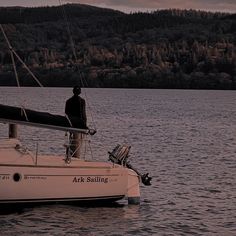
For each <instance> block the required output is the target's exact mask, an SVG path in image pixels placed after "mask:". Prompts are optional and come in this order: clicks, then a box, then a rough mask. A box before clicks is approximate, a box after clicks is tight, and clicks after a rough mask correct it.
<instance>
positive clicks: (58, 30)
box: [0, 4, 236, 89]
mask: <svg viewBox="0 0 236 236" xmlns="http://www.w3.org/2000/svg"><path fill="white" fill-rule="evenodd" d="M65 10H66V13H67V16H68V20H69V22H70V31H71V33H72V37H73V40H74V42H75V47H76V55H77V65H76V66H75V59H74V56H73V52H72V50H71V44H70V37H69V36H68V32H67V25H66V22H65V20H64V19H63V12H62V9H61V8H60V7H45V8H16V7H13V8H0V23H1V24H3V27H4V29H5V31H6V33H7V35H8V37H9V39H10V42H11V44H12V46H13V47H14V49H15V50H16V51H17V52H18V54H19V55H20V56H21V58H22V59H23V60H24V61H25V62H26V63H27V65H28V66H30V67H31V69H32V70H33V71H34V72H35V74H36V75H37V76H38V77H39V79H40V80H41V82H42V83H43V84H44V85H45V86H71V85H73V84H74V83H78V81H79V80H80V76H82V77H85V78H86V80H87V82H88V85H89V86H90V87H135V88H186V89H188V88H193V89H235V88H236V17H235V14H225V13H224V14H223V13H210V12H204V11H194V10H177V9H172V10H160V11H155V12H152V13H133V14H124V13H121V12H119V11H114V10H110V9H103V8H98V7H91V6H87V5H81V4H76V5H75V4H73V5H66V6H65ZM0 47H1V51H0V85H15V84H16V82H15V80H14V75H13V73H12V72H11V71H12V65H11V58H10V54H9V51H8V49H7V44H6V42H5V41H4V40H3V36H2V35H1V34H0ZM17 67H18V71H19V74H20V78H21V83H22V84H23V85H34V83H33V81H32V80H31V79H29V76H28V75H27V74H26V72H25V70H24V69H23V68H22V66H21V65H20V64H19V63H18V65H17ZM78 70H79V72H80V73H78Z"/></svg>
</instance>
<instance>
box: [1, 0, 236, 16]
mask: <svg viewBox="0 0 236 236" xmlns="http://www.w3.org/2000/svg"><path fill="white" fill-rule="evenodd" d="M61 2H62V3H81V4H89V5H94V6H100V7H106V8H112V9H117V10H121V11H124V12H128V13H129V12H131V11H132V12H134V11H152V10H156V9H168V8H178V9H190V8H191V9H199V10H206V11H221V12H231V13H236V0H81V1H80V0H70V1H65V0H61ZM51 5H59V0H0V6H30V7H32V6H51Z"/></svg>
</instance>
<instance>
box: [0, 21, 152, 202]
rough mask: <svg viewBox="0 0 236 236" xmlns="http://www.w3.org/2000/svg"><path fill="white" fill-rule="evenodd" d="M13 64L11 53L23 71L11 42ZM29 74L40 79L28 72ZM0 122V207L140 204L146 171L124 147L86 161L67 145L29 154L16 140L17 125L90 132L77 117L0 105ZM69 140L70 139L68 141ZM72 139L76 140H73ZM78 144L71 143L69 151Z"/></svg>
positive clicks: (117, 147)
mask: <svg viewBox="0 0 236 236" xmlns="http://www.w3.org/2000/svg"><path fill="white" fill-rule="evenodd" d="M0 28H1V31H2V33H3V35H4V38H5V39H6V42H7V44H8V47H9V49H10V53H11V57H12V61H13V68H14V70H15V74H16V78H17V73H16V67H15V66H14V58H15V57H16V58H17V59H18V60H19V61H20V62H21V63H22V64H23V65H24V67H25V68H26V69H27V70H28V72H29V73H30V74H32V72H31V71H30V70H29V68H28V67H27V66H26V65H25V64H24V62H23V61H22V60H21V58H20V57H19V56H18V54H17V53H16V52H15V50H14V49H13V47H12V46H11V44H10V42H9V40H8V38H7V35H6V33H5V31H4V29H3V26H2V25H1V24H0ZM32 76H33V78H34V79H35V80H36V81H37V82H38V83H40V82H39V81H38V80H37V78H36V77H35V76H34V75H33V74H32ZM0 123H3V124H6V125H8V126H9V135H8V138H4V139H3V138H1V139H0V206H6V205H11V206H12V205H16V204H17V205H19V204H20V205H22V204H23V205H24V206H25V205H27V204H30V205H31V204H45V203H81V202H89V203H91V202H114V201H117V200H120V199H127V200H128V203H129V204H139V203H140V184H141V182H142V183H143V184H145V185H150V184H151V177H149V176H148V174H140V173H139V172H138V171H137V170H136V169H135V168H133V167H132V165H131V164H130V163H129V161H128V157H129V152H130V146H128V145H117V146H116V147H115V148H114V150H113V151H111V152H109V153H108V157H109V161H105V162H101V161H90V160H89V161H88V160H86V159H82V158H79V156H76V155H74V154H75V153H76V151H75V152H74V153H71V152H70V151H68V150H70V147H71V145H72V144H71V143H70V142H68V144H66V145H65V149H66V151H65V155H57V154H54V155H53V154H48V155H45V154H40V153H38V152H37V150H36V152H34V153H33V152H31V151H30V150H29V149H28V148H27V147H25V146H24V145H22V144H21V141H20V140H19V139H18V130H17V127H18V126H33V127H38V128H42V129H54V130H58V131H62V132H69V133H73V134H82V135H83V136H90V135H94V134H95V133H96V130H94V129H89V128H87V127H86V126H84V124H83V122H81V121H80V120H78V118H70V119H68V117H67V116H62V115H54V114H50V113H47V112H39V111H34V110H30V109H25V108H24V107H14V106H8V105H0ZM69 141H70V140H69ZM77 141H78V140H77ZM80 142H81V140H79V141H78V142H73V145H75V147H74V150H79V149H80V146H81V145H80Z"/></svg>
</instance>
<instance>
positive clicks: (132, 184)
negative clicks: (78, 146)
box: [127, 169, 140, 205]
mask: <svg viewBox="0 0 236 236" xmlns="http://www.w3.org/2000/svg"><path fill="white" fill-rule="evenodd" d="M127 198H128V204H132V205H138V204H140V177H139V176H138V175H137V173H136V172H135V171H133V170H131V169H129V170H128V188H127Z"/></svg>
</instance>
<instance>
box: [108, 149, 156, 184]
mask: <svg viewBox="0 0 236 236" xmlns="http://www.w3.org/2000/svg"><path fill="white" fill-rule="evenodd" d="M130 148H131V146H127V145H120V144H118V145H117V146H116V147H115V148H114V149H113V150H112V152H108V154H109V160H110V161H111V162H113V163H115V164H118V165H122V166H126V167H127V168H129V169H132V170H134V171H135V172H136V173H137V174H138V176H139V177H140V178H141V180H142V183H143V184H144V185H147V186H149V185H151V180H152V177H150V176H148V175H149V173H146V174H140V173H139V172H138V171H137V170H136V169H135V168H133V167H132V166H131V164H130V163H129V162H128V158H129V152H130Z"/></svg>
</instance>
